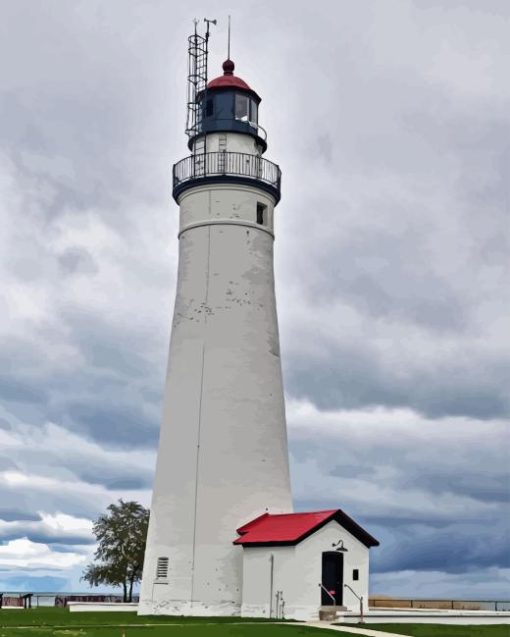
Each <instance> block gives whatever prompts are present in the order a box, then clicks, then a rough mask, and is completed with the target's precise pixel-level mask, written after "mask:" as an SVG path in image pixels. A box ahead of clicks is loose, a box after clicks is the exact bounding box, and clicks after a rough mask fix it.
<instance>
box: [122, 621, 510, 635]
mask: <svg viewBox="0 0 510 637" xmlns="http://www.w3.org/2000/svg"><path fill="white" fill-rule="evenodd" d="M353 625H354V624H339V626H353ZM355 626H356V627H359V628H361V627H362V626H363V627H366V628H372V629H373V630H382V631H385V632H388V633H398V634H400V635H412V637H510V626H509V625H506V624H495V625H494V626H448V625H446V626H445V625H444V624H355ZM340 634H341V633H340ZM126 637H127V635H126Z"/></svg>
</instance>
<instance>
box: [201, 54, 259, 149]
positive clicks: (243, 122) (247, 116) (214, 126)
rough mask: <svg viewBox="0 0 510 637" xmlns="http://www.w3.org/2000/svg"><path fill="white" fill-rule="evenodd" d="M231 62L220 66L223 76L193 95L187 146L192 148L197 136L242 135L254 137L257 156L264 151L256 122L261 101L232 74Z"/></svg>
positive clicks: (233, 66) (232, 66) (244, 83)
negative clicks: (192, 123) (192, 132)
mask: <svg viewBox="0 0 510 637" xmlns="http://www.w3.org/2000/svg"><path fill="white" fill-rule="evenodd" d="M234 68H235V65H234V62H232V60H226V61H225V62H224V63H223V75H220V76H219V77H217V78H215V79H213V80H211V81H210V82H209V83H208V84H207V87H206V89H205V90H203V91H201V92H200V93H199V94H198V95H197V102H198V104H197V106H198V108H197V121H196V126H195V135H193V136H192V137H190V139H189V142H188V146H189V148H190V150H191V149H192V148H193V146H194V144H195V143H196V141H197V138H198V137H201V136H203V135H205V134H208V133H218V132H234V133H244V134H246V135H250V136H251V137H253V138H254V140H255V142H256V145H257V147H258V149H259V153H260V154H261V153H263V152H265V150H266V148H267V143H266V133H265V131H264V129H263V128H262V127H261V126H260V125H259V123H258V109H259V104H260V102H261V98H260V97H259V96H258V95H257V93H256V92H255V91H254V90H253V89H252V88H250V87H249V86H248V84H247V83H246V82H245V81H244V80H242V79H241V78H240V77H238V76H236V75H234Z"/></svg>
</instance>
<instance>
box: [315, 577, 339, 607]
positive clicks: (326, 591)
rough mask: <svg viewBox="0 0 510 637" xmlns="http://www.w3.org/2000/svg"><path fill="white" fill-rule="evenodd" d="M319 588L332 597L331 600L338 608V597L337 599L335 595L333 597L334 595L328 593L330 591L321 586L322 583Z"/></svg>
mask: <svg viewBox="0 0 510 637" xmlns="http://www.w3.org/2000/svg"><path fill="white" fill-rule="evenodd" d="M319 586H320V587H321V588H322V590H323V591H324V592H325V593H327V594H328V595H329V596H330V597H331V599H332V600H333V604H334V605H335V606H336V597H335V596H334V595H332V594H331V593H330V592H329V591H328V589H327V588H326V587H325V586H324V584H321V583H320V582H319Z"/></svg>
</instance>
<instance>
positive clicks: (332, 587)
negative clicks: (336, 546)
mask: <svg viewBox="0 0 510 637" xmlns="http://www.w3.org/2000/svg"><path fill="white" fill-rule="evenodd" d="M322 586H324V588H325V589H326V590H328V591H329V592H330V593H331V595H333V596H334V598H335V600H336V605H337V606H342V603H343V588H344V555H343V553H337V552H336V551H327V552H326V553H323V554H322ZM321 603H322V605H323V606H333V600H332V599H331V597H330V596H329V595H328V594H327V593H326V591H325V590H324V589H323V588H321Z"/></svg>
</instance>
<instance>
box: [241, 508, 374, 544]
mask: <svg viewBox="0 0 510 637" xmlns="http://www.w3.org/2000/svg"><path fill="white" fill-rule="evenodd" d="M329 520H336V521H337V522H338V523H339V524H340V525H341V526H343V527H344V528H345V529H346V530H347V531H349V532H350V533H351V534H352V535H354V537H356V538H357V539H358V540H360V542H362V543H363V544H365V546H378V545H379V542H378V541H377V540H376V539H375V538H373V537H372V536H371V535H370V534H369V533H367V532H366V531H365V530H364V529H362V528H361V526H359V525H358V524H357V523H356V522H354V520H353V519H352V518H350V517H349V516H348V515H346V514H345V513H344V512H343V511H342V510H341V509H329V510H327V511H311V512H308V513H282V514H276V515H273V514H270V513H264V514H263V515H261V516H259V517H258V518H255V519H254V520H251V522H248V523H247V524H244V525H243V526H241V527H239V528H238V529H237V532H238V533H239V535H240V536H241V537H238V538H237V540H234V544H241V545H243V546H250V545H257V544H258V545H274V544H277V545H278V544H288V545H290V544H297V543H298V542H300V541H301V540H304V539H305V537H308V536H309V535H311V534H312V533H313V532H314V531H316V530H317V529H319V528H320V527H321V526H324V524H326V523H327V522H328V521H329Z"/></svg>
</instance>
